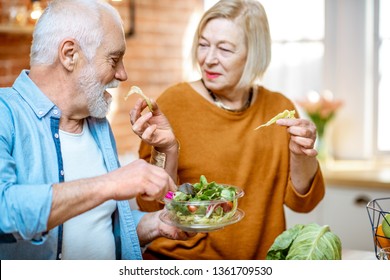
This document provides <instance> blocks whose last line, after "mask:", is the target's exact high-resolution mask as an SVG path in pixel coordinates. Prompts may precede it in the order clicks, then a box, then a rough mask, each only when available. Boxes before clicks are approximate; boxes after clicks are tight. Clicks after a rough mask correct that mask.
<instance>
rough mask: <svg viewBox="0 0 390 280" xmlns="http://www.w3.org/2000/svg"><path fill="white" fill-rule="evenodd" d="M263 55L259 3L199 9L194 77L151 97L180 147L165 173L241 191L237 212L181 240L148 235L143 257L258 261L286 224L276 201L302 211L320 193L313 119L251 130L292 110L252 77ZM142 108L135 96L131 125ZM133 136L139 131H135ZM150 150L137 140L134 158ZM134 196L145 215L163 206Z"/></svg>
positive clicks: (264, 31)
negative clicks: (232, 219) (238, 216)
mask: <svg viewBox="0 0 390 280" xmlns="http://www.w3.org/2000/svg"><path fill="white" fill-rule="evenodd" d="M270 58H271V40H270V34H269V27H268V21H267V16H266V13H265V11H264V9H263V7H262V5H261V4H260V3H259V2H258V1H255V0H222V1H219V2H218V3H217V4H215V5H214V6H213V7H212V8H211V9H209V10H208V11H207V12H206V13H205V14H204V15H203V17H202V19H201V21H200V23H199V26H198V29H197V31H196V33H195V37H194V44H193V60H194V63H195V64H197V65H198V66H199V70H200V72H201V75H202V79H201V80H198V81H193V82H183V83H179V84H177V85H174V86H172V87H170V88H168V89H167V90H166V91H165V92H164V93H162V95H161V96H160V97H159V98H158V99H157V103H158V104H159V108H160V109H161V111H162V112H164V114H165V115H166V117H167V118H168V119H169V121H170V123H171V125H172V128H173V131H174V132H175V134H176V137H177V139H178V140H179V143H180V146H181V149H180V155H179V162H178V169H177V173H175V174H171V176H172V177H173V178H176V176H177V179H178V181H180V182H190V183H195V182H198V181H199V177H200V175H205V176H206V178H207V179H209V181H215V182H217V183H228V184H232V185H236V186H239V187H241V188H242V189H244V191H245V196H244V197H243V198H241V199H240V202H239V208H240V209H242V210H243V211H244V212H245V217H244V218H243V219H242V220H241V221H240V222H238V223H236V224H233V225H229V226H227V227H225V228H224V229H221V230H217V231H213V232H208V233H198V234H197V235H196V236H195V237H193V238H192V239H190V240H187V241H175V240H168V239H162V238H159V239H156V240H155V241H153V242H152V243H151V244H150V245H149V246H148V249H147V251H146V252H145V254H144V258H150V259H264V258H265V257H266V254H267V251H268V249H269V248H270V246H271V245H272V243H273V242H274V240H275V238H276V237H277V236H278V235H279V234H280V233H281V232H283V231H284V230H285V229H286V223H285V214H284V205H286V206H287V207H289V208H290V209H292V210H294V211H297V212H309V211H311V210H312V209H313V208H314V207H315V206H316V205H317V204H318V203H319V202H320V201H321V199H322V198H323V196H324V181H323V177H322V174H321V170H320V167H319V164H318V162H317V159H316V155H317V151H316V150H315V149H314V148H313V146H314V143H315V140H316V128H315V126H314V124H313V123H311V122H310V121H308V120H304V119H300V118H298V116H297V118H295V119H280V120H278V121H277V122H276V125H271V126H267V127H264V128H261V129H259V130H254V129H255V128H256V127H257V126H259V125H260V124H262V123H265V122H267V121H268V120H269V119H271V118H272V117H274V116H275V115H277V114H278V113H280V112H282V111H284V110H295V107H294V105H293V103H292V102H291V101H290V100H289V99H288V98H286V97H285V96H283V95H282V94H280V93H277V92H271V91H269V90H267V89H266V88H264V87H263V86H261V85H260V84H259V83H258V82H259V80H260V78H261V77H262V76H263V74H264V72H265V71H266V69H267V67H268V65H269V62H270ZM145 106H146V105H145V102H143V103H142V102H139V103H138V105H137V106H136V107H137V112H136V113H134V112H133V114H132V122H133V123H134V122H136V123H137V122H138V123H137V127H138V128H142V127H147V126H148V124H147V121H145V119H144V118H140V112H141V110H142V109H143V108H144V107H145ZM136 133H138V134H139V135H140V136H141V137H142V133H143V131H142V129H140V130H138V131H136ZM167 145H168V144H167ZM150 155H151V147H150V146H148V145H147V144H145V143H142V144H141V147H140V157H141V158H144V159H148V158H149V157H150ZM137 201H138V204H139V206H140V208H141V209H142V210H146V211H154V210H157V209H159V208H161V207H162V205H161V204H159V203H158V202H150V201H144V200H142V199H141V198H139V199H138V200H137Z"/></svg>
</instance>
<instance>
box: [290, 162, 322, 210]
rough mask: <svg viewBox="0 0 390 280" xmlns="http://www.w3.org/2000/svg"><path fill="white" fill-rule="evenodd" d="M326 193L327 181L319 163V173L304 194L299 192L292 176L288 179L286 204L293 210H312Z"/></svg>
mask: <svg viewBox="0 0 390 280" xmlns="http://www.w3.org/2000/svg"><path fill="white" fill-rule="evenodd" d="M324 195H325V182H324V178H323V176H322V171H321V168H320V166H319V165H318V170H317V173H316V174H315V176H314V178H313V182H312V184H311V186H310V189H309V191H308V192H307V193H306V194H304V195H302V194H299V193H298V192H297V191H296V190H295V188H294V185H293V183H292V181H291V177H290V178H289V180H288V185H287V189H286V195H285V198H284V200H285V204H286V206H287V207H289V208H290V209H291V210H293V211H295V212H299V213H308V212H310V211H312V210H313V209H314V208H315V207H316V206H317V205H318V203H320V201H321V200H322V198H323V197H324Z"/></svg>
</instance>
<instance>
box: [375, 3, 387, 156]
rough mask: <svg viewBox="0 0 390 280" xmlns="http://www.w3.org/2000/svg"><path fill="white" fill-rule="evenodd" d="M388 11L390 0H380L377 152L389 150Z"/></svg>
mask: <svg viewBox="0 0 390 280" xmlns="http://www.w3.org/2000/svg"><path fill="white" fill-rule="evenodd" d="M385 11H387V12H388V11H390V1H388V0H380V2H379V19H378V27H379V32H378V44H377V46H378V56H377V57H378V63H377V65H378V70H377V76H378V79H377V81H378V87H377V91H378V93H377V95H378V96H377V102H378V105H377V106H378V113H377V116H376V117H377V120H378V126H377V149H378V152H379V153H381V152H390V125H389V119H390V118H389V113H388V112H389V107H390V29H389V26H390V19H389V17H388V16H386V15H385Z"/></svg>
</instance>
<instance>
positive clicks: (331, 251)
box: [266, 223, 341, 260]
mask: <svg viewBox="0 0 390 280" xmlns="http://www.w3.org/2000/svg"><path fill="white" fill-rule="evenodd" d="M266 259H267V260H341V240H340V238H339V237H338V236H337V235H336V234H334V233H333V232H331V231H330V228H329V226H327V225H324V226H320V225H318V224H315V223H312V224H307V225H302V224H297V225H295V226H294V227H292V228H290V229H287V230H285V231H284V232H282V233H281V234H280V235H279V236H278V237H277V238H276V239H275V241H274V243H273V244H272V246H271V248H270V249H269V250H268V253H267V257H266Z"/></svg>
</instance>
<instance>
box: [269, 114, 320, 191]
mask: <svg viewBox="0 0 390 280" xmlns="http://www.w3.org/2000/svg"><path fill="white" fill-rule="evenodd" d="M276 123H277V124H278V125H282V126H286V127H287V131H288V133H290V135H291V138H290V143H289V148H290V155H291V156H290V170H291V181H292V183H293V185H294V187H295V189H296V191H297V192H299V193H300V194H302V195H303V194H305V193H307V192H308V191H309V189H310V186H311V183H312V181H313V179H314V176H315V174H316V172H317V170H318V161H317V158H316V156H317V154H318V153H317V151H316V149H315V148H314V144H315V141H316V137H317V136H316V134H317V129H316V126H315V125H314V124H313V123H312V122H311V121H309V120H305V119H280V120H278V121H277V122H276Z"/></svg>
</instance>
